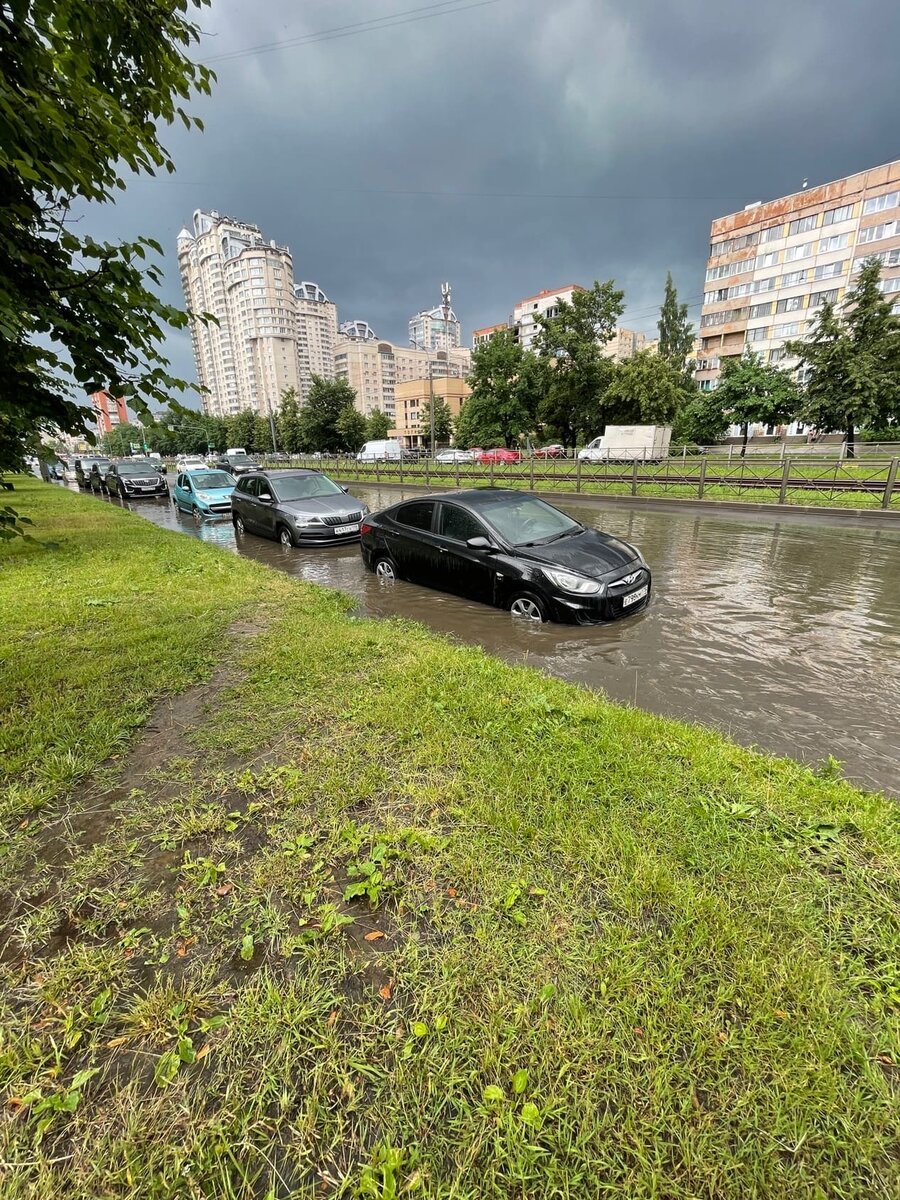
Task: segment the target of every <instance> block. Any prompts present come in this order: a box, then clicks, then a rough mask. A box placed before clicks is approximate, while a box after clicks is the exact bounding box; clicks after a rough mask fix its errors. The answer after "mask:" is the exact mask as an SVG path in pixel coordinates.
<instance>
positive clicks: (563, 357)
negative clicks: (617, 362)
mask: <svg viewBox="0 0 900 1200" xmlns="http://www.w3.org/2000/svg"><path fill="white" fill-rule="evenodd" d="M624 295H625V294H624V292H621V291H619V290H618V289H617V288H616V286H615V284H614V282H613V280H611V279H609V280H607V281H606V282H605V283H600V282H599V281H595V282H594V285H593V287H592V288H590V289H588V290H587V291H584V292H575V293H574V295H573V296H572V302H571V303H569V302H568V301H565V300H561V301H559V303H558V304H557V305H556V310H557V311H556V314H555V315H554V316H541V317H539V318H538V321H539V324H540V327H541V328H540V332H539V334H538V336H537V339H536V342H535V348H536V350H537V351H538V353H539V354H540V355H541V357H542V359H543V360H544V362H545V363H546V364H548V365H549V364H552V366H551V368H550V370H548V372H547V374H546V377H545V383H544V387H543V388H542V393H543V394H542V398H541V402H540V405H539V409H538V415H539V417H540V420H541V422H542V423H543V424H544V425H545V426H546V427H547V429H548V432H552V433H555V434H556V436H558V437H559V440H560V441H561V442H562V443H563V445H564V446H566V447H569V446H575V445H576V443H577V440H578V437H579V435H588V436H593V435H594V433H595V432H596V431H597V430H598V429H601V428H602V427H603V426H604V425H606V424H607V421H608V419H609V417H608V413H607V408H606V391H607V388H608V387H609V385H610V383H611V382H612V378H613V374H614V369H615V368H614V364H613V363H612V362H611V361H610V359H608V358H606V357H605V356H604V354H603V346H605V345H606V343H607V342H608V341H609V340H610V339H611V338H612V336H613V334H614V333H615V330H616V325H617V323H618V320H619V317H621V315H622V312H623V311H624ZM493 340H494V339H492V341H493ZM488 344H489V345H490V343H488Z"/></svg>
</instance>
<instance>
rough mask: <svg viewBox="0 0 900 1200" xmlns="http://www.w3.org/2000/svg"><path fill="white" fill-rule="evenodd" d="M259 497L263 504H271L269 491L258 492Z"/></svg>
mask: <svg viewBox="0 0 900 1200" xmlns="http://www.w3.org/2000/svg"><path fill="white" fill-rule="evenodd" d="M259 498H260V500H262V502H263V504H271V503H272V493H271V492H260V493H259Z"/></svg>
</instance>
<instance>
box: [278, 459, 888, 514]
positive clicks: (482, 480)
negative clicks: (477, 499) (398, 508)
mask: <svg viewBox="0 0 900 1200" xmlns="http://www.w3.org/2000/svg"><path fill="white" fill-rule="evenodd" d="M297 461H298V462H302V463H303V465H305V466H318V467H320V468H322V469H324V470H326V471H330V472H331V474H332V475H334V476H335V478H338V479H341V480H343V481H345V482H357V483H377V482H382V481H384V482H392V483H399V482H404V483H408V484H412V485H416V484H424V483H426V482H427V483H429V484H430V485H431V486H436V487H440V486H442V485H445V486H447V487H455V486H456V483H457V479H458V480H459V484H460V486H462V487H477V486H484V485H485V484H487V483H489V482H491V481H492V479H493V483H494V484H495V485H496V486H498V487H512V488H529V489H530V488H532V487H533V489H534V491H536V492H559V493H566V494H573V493H575V492H579V493H580V494H582V495H586V496H602V495H607V496H630V495H632V494H634V495H637V496H644V497H665V498H668V499H684V500H696V499H698V490H699V489H698V483H697V482H696V477H697V475H698V472H699V463H698V462H697V461H696V460H693V461H692V460H691V459H688V460H687V462H686V463H684V464H683V463H682V461H681V459H679V458H674V459H670V460H668V461H667V462H663V463H646V464H639V465H638V470H637V486H636V488H633V478H632V468H631V466H630V465H622V464H619V465H611V466H610V467H608V468H605V467H604V466H603V465H599V464H584V465H583V467H582V471H581V478H580V479H579V478H578V474H577V470H576V463H575V462H574V461H572V460H571V459H570V460H568V461H567V462H553V461H549V462H545V461H540V462H537V461H536V462H535V463H534V468H533V471H532V466H531V464H530V463H527V462H526V463H522V464H520V465H510V466H495V468H494V472H493V477H492V476H491V470H490V467H489V466H479V465H471V464H460V468H459V472H458V474H457V471H456V467H455V465H451V464H449V463H448V464H444V463H429V464H428V466H427V467H426V465H425V464H424V463H409V464H404V465H403V468H402V471H401V469H400V466H399V465H398V464H396V463H387V464H383V465H379V466H378V467H376V466H375V465H374V464H367V463H356V462H350V461H346V460H344V461H341V460H336V461H334V460H333V461H330V462H329V461H328V460H325V462H324V463H323V462H322V461H320V460H314V459H310V460H307V459H303V460H300V459H298V460H297ZM888 469H889V465H888V463H886V462H882V463H879V462H876V463H874V464H872V463H866V462H856V463H854V462H849V463H844V464H843V465H841V466H840V467H839V468H838V470H837V472H835V465H834V464H833V463H818V464H813V463H798V462H796V460H794V461H793V462H792V464H791V475H790V482H789V486H788V488H787V492H786V495H785V503H786V504H796V505H812V506H814V507H817V508H857V509H880V508H881V503H882V497H883V494H884V488H885V485H886V483H887V478H888ZM781 471H782V463H781V462H780V461H779V460H778V459H772V460H770V461H768V462H760V461H758V460H757V459H755V458H754V459H753V460H751V461H748V463H747V464H746V466H745V467H744V468H743V469H742V467H741V463H740V459H739V458H737V457H736V458H735V459H734V461H733V462H732V463H730V464H729V463H728V462H727V460H726V461H724V462H723V463H721V464H718V465H717V464H716V461H715V460H714V459H711V460H710V461H709V464H708V473H709V476H710V477H713V476H716V475H719V476H721V475H723V474H727V475H728V476H729V478H728V480H727V482H724V483H707V484H706V486H705V488H704V492H703V497H702V498H703V499H704V500H709V501H714V502H715V501H720V502H721V501H730V502H732V503H735V502H737V503H745V504H777V503H779V501H780V499H781V487H780V480H781ZM685 476H687V477H688V478H689V480H690V479H693V480H694V481H693V482H690V481H689V482H680V480H684V478H685ZM760 478H776V479H778V481H779V483H778V485H777V486H773V487H756V486H753V485H752V481H753V480H754V479H760ZM808 480H822V481H824V483H827V484H828V488H827V490H818V489H814V488H810V487H804V486H803V484H804V482H805V481H808ZM857 480H867V481H870V482H873V481H874V482H875V483H877V484H878V487H879V490H878V491H877V492H859V491H851V490H848V488H847V485H848V484H850V483H853V482H854V481H857ZM748 481H749V482H748ZM898 506H900V482H898V484H897V486H895V488H894V490H893V494H892V497H891V503H890V508H891V509H894V508H896V507H898Z"/></svg>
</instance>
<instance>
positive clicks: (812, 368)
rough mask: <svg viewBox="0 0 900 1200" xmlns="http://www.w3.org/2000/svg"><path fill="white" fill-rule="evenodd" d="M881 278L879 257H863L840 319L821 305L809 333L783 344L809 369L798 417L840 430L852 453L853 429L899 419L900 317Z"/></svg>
mask: <svg viewBox="0 0 900 1200" xmlns="http://www.w3.org/2000/svg"><path fill="white" fill-rule="evenodd" d="M880 278H881V264H880V263H879V261H878V259H877V258H869V259H867V260H866V261H865V263H864V264H863V266H862V269H861V271H860V273H859V278H858V280H857V283H856V286H855V287H854V288H853V290H852V291H850V292H848V293H847V295H846V297H845V298H844V303H843V306H842V317H841V318H839V317H838V315H837V313H836V312H835V310H834V307H833V305H831V304H824V305H823V306H822V308H821V309H820V311H819V314H818V316H817V318H816V321H815V324H814V326H813V329H812V333H811V334H810V335H809V336H808V337H807V338H806V339H805V340H803V341H798V342H791V343H789V346H788V348H789V350H790V351H791V352H792V353H794V354H797V355H799V356H800V360H801V362H803V363H805V364H807V366H808V367H809V371H808V378H807V382H806V397H805V403H804V406H803V416H804V417H805V418H806V420H808V421H809V422H810V423H811V424H812V425H814V426H815V427H816V428H817V429H819V430H820V431H821V432H822V433H831V432H835V431H838V430H840V431H843V432H844V434H845V436H846V439H847V446H848V454H849V455H850V456H851V457H852V456H853V453H854V450H853V447H854V443H855V431H856V429H857V428H859V429H862V430H866V429H881V428H885V427H888V426H890V425H891V424H892V423H897V422H900V320H898V318H897V317H896V316H894V315H893V313H892V312H891V304H890V302H889V301H888V300H886V299H885V297H884V296H883V295H882V293H881V291H880V288H879V280H880Z"/></svg>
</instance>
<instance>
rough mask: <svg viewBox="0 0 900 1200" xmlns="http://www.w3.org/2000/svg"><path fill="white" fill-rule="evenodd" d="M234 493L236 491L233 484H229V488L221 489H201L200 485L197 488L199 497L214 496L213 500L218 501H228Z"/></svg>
mask: <svg viewBox="0 0 900 1200" xmlns="http://www.w3.org/2000/svg"><path fill="white" fill-rule="evenodd" d="M233 491H234V484H233V483H229V485H228V487H220V488H208V487H200V486H199V485H198V486H197V494H198V495H203V496H212V498H213V499H214V500H218V499H222V500H227V499H228V497H229V496H230V495H231V493H232V492H233Z"/></svg>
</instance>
